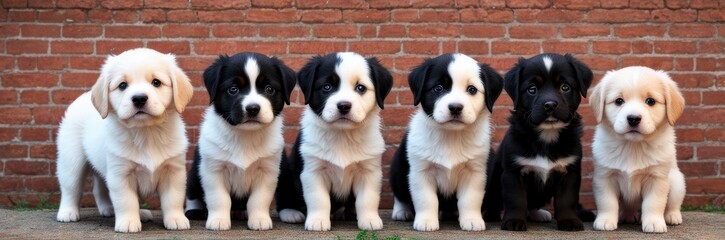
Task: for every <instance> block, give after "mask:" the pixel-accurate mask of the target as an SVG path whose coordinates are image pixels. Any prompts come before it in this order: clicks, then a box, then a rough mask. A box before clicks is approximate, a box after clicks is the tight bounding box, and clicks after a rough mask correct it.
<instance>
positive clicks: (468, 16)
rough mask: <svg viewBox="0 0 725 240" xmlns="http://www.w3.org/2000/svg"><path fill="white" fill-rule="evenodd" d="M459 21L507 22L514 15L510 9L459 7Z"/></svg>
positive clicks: (511, 19)
mask: <svg viewBox="0 0 725 240" xmlns="http://www.w3.org/2000/svg"><path fill="white" fill-rule="evenodd" d="M460 14H461V22H490V23H509V22H511V21H513V19H514V16H513V12H512V11H511V10H486V9H468V8H467V9H461V11H460Z"/></svg>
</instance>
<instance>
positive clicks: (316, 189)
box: [300, 169, 332, 231]
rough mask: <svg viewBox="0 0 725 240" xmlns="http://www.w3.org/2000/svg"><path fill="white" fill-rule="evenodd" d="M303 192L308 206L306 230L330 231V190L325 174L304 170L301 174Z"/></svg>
mask: <svg viewBox="0 0 725 240" xmlns="http://www.w3.org/2000/svg"><path fill="white" fill-rule="evenodd" d="M300 180H301V181H302V191H303V193H304V194H303V196H304V198H305V203H306V204H307V219H306V220H305V230H308V231H329V230H330V228H331V226H332V223H331V222H330V207H331V206H330V189H329V184H328V181H327V180H326V179H325V176H324V173H319V172H314V171H310V170H307V169H305V170H303V171H302V174H300Z"/></svg>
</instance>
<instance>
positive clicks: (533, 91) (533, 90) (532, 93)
mask: <svg viewBox="0 0 725 240" xmlns="http://www.w3.org/2000/svg"><path fill="white" fill-rule="evenodd" d="M537 90H538V89H536V86H531V87H529V88H528V89H526V91H527V92H529V94H531V95H534V94H536V91H537Z"/></svg>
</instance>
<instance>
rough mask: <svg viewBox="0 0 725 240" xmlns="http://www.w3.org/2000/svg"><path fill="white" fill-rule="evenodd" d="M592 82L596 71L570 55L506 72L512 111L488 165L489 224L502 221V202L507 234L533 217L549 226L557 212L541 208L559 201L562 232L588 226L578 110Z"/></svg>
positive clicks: (544, 57)
mask: <svg viewBox="0 0 725 240" xmlns="http://www.w3.org/2000/svg"><path fill="white" fill-rule="evenodd" d="M591 81H592V71H591V70H590V69H589V68H588V67H587V66H586V65H584V64H583V63H581V62H579V61H578V60H577V59H575V58H574V57H572V56H571V55H568V54H567V55H564V56H562V55H559V54H541V55H537V56H534V57H532V58H529V59H524V58H521V59H519V62H518V63H517V64H516V65H515V66H514V67H513V68H512V69H511V70H510V71H509V72H508V73H506V77H505V81H504V85H505V89H506V92H507V93H508V95H509V96H510V97H511V99H512V100H513V104H514V110H513V111H512V113H511V116H510V117H509V118H508V121H509V123H510V124H511V126H510V127H509V129H508V131H507V132H506V135H505V136H504V139H503V141H502V142H501V145H500V147H499V149H498V151H497V153H496V157H495V159H494V161H489V180H488V186H487V196H486V199H485V206H486V214H485V215H486V218H485V219H486V220H487V221H495V220H499V219H500V215H499V214H500V204H499V203H503V207H504V209H505V210H504V216H503V223H502V224H501V229H503V230H512V231H525V230H526V219H527V215H528V217H529V218H531V219H532V220H533V221H537V222H549V221H551V219H552V217H551V213H549V212H548V211H546V210H544V209H541V208H542V207H543V206H544V205H546V204H547V203H548V202H550V201H551V198H552V197H553V198H554V209H555V218H556V223H557V228H558V229H559V230H565V231H579V230H582V229H583V225H582V221H581V220H580V218H579V217H578V216H577V203H578V202H579V185H580V183H581V158H582V145H581V142H580V139H581V137H582V123H581V116H580V115H579V114H578V113H577V108H578V107H579V103H580V102H581V98H582V96H586V92H587V89H588V88H589V85H590V84H591ZM501 194H502V195H501Z"/></svg>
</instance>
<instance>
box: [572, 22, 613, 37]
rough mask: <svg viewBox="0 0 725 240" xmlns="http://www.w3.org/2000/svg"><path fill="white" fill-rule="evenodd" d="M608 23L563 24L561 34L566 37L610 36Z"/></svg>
mask: <svg viewBox="0 0 725 240" xmlns="http://www.w3.org/2000/svg"><path fill="white" fill-rule="evenodd" d="M609 28H610V27H609V26H608V25H590V24H588V25H580V26H561V36H562V37H565V38H579V37H594V36H609V34H610V32H611V30H610V29H609Z"/></svg>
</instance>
